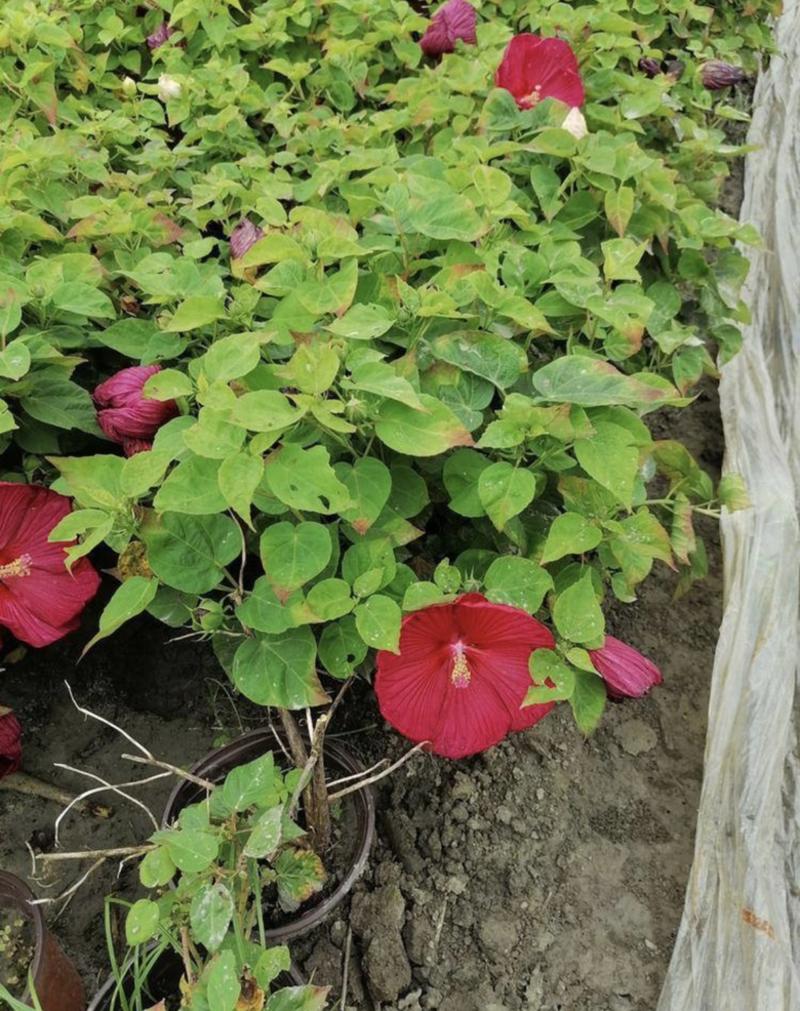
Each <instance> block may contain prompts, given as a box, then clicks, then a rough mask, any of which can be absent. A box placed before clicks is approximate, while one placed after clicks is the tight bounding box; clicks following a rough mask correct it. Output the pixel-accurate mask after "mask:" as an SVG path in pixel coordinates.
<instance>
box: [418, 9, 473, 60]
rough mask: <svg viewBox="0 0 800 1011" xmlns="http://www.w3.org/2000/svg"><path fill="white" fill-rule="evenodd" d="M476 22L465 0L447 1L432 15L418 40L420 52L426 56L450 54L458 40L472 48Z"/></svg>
mask: <svg viewBox="0 0 800 1011" xmlns="http://www.w3.org/2000/svg"><path fill="white" fill-rule="evenodd" d="M477 20H478V17H477V14H476V13H475V8H474V7H473V6H472V4H469V3H467V0H447V3H446V4H445V5H444V6H443V7H440V8H439V10H438V11H437V12H436V14H434V16H433V20H432V21H431V23H430V24H429V25H428V30H427V31H426V32H425V34H424V35H423V36H422V38H421V39H420V43H419V44H420V46H421V47H422V51H423V52H424V53H425V54H426V55H427V56H441V54H442V53H452V52H453V50H454V49H455V48H456V41H457V40H458V39H461V40H462V42H467V43H468V44H469V45H471V46H474V45H475V43H476V42H477V40H478V37H477V35H476V33H475V28H476V25H477Z"/></svg>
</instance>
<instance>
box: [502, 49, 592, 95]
mask: <svg viewBox="0 0 800 1011" xmlns="http://www.w3.org/2000/svg"><path fill="white" fill-rule="evenodd" d="M494 83H495V84H496V85H497V87H498V88H505V89H506V91H510V92H511V94H512V95H513V96H514V98H515V99H516V100H517V105H518V106H519V107H520V108H521V109H532V108H533V106H534V105H536V104H537V103H538V102H540V101H541V100H542V99H544V98H557V99H558V101H559V102H564V104H565V105H570V106H572V107H573V108H577V107H578V106H580V105H583V103H584V100H585V98H586V95H585V93H584V90H583V81H582V80H581V75H580V70H579V69H578V61H577V59H576V58H575V53H574V52H573V51H572V47H571V46H570V45H569V43H568V42H564V40H563V39H543V38H541V36H539V35H528V34H526V35H515V36H514V38H513V39H512V40H511V41H510V42H509V44H508V46H507V47H506V51H505V53H504V54H503V60H502V62H501V64H500V66H499V67H498V68H497V73H496V74H495V78H494Z"/></svg>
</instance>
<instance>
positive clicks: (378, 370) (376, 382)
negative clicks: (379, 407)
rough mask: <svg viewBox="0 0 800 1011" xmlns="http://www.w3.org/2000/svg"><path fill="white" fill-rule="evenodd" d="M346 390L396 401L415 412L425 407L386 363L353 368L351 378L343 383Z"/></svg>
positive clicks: (373, 363) (423, 409)
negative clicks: (358, 391)
mask: <svg viewBox="0 0 800 1011" xmlns="http://www.w3.org/2000/svg"><path fill="white" fill-rule="evenodd" d="M344 385H345V386H346V387H347V388H348V389H354V390H363V391H364V392H365V393H374V394H376V395H377V396H380V397H386V399H387V400H397V401H399V402H400V403H401V404H405V405H406V406H407V407H411V408H413V409H414V410H417V411H425V410H426V408H425V405H424V404H423V403H422V401H421V400H420V397H419V394H418V393H417V391H416V390H415V389H414V387H413V386H412V385H411V383H410V382H409V381H408V380H407V379H404V378H403V377H402V376H400V375H398V374H397V372H396V370H395V368H394V367H393V366H392V365H388V364H387V363H386V362H362V363H361V364H359V365H357V366H354V367H353V371H352V378H351V379H350V380H349V381H347V382H345V383H344Z"/></svg>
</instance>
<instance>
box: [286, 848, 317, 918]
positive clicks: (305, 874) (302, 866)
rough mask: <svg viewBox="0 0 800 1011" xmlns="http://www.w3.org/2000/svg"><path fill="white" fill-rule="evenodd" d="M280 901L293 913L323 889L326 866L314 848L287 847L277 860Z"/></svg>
mask: <svg viewBox="0 0 800 1011" xmlns="http://www.w3.org/2000/svg"><path fill="white" fill-rule="evenodd" d="M275 873H276V874H277V881H278V901H279V902H280V904H281V908H283V909H284V910H286V912H290V913H293V912H294V911H295V910H297V909H299V908H300V906H301V905H302V904H303V903H304V902H307V901H308V899H310V898H311V896H312V895H315V894H316V893H317V892H319V891H321V890H322V886H323V884H324V883H325V878H326V874H325V868H324V867H323V866H322V861H321V860H320V858H319V857H318V856H317V854H316V853H314V851H313V850H300V849H285V850H283V851H282V852H281V854H280V856H279V857H278V859H277V860H276V861H275Z"/></svg>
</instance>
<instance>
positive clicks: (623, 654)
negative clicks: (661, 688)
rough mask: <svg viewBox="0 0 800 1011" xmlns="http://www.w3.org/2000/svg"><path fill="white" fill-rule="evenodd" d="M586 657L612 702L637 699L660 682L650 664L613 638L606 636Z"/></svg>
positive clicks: (653, 665) (658, 671)
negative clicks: (603, 684)
mask: <svg viewBox="0 0 800 1011" xmlns="http://www.w3.org/2000/svg"><path fill="white" fill-rule="evenodd" d="M589 656H590V657H591V660H592V663H593V664H594V667H595V670H596V671H597V673H598V674H599V675H600V677H601V678H602V679H603V680H604V681H605V683H606V689H607V691H608V694H609V696H610V697H611V698H612V699H621V698H634V699H638V698H641V696H642V695H646V694H647V693H648V692H649V691H650V689H651V688H652V687H653V685H660V684H661V682H662V680H663V678H662V677H661V671H660V670H659V669H658V667H656V665H655V664H654V663H652V661H650V660H648V659H647V657H646V656H642V654H641V653H640V652H639V651H638V650H635V649H634V648H633V646H628V645H627V644H626V643H624V642H620V640H619V639H615V638H614V636H613V635H607V636H606V641H605V642H604V643H603V645H602V646H601V647H600V649H590V650H589Z"/></svg>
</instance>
